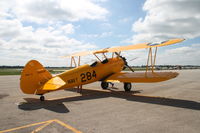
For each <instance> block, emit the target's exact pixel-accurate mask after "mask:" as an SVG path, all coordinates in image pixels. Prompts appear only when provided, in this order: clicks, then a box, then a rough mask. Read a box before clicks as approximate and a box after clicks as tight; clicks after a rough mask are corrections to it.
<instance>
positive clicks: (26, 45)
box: [0, 19, 97, 66]
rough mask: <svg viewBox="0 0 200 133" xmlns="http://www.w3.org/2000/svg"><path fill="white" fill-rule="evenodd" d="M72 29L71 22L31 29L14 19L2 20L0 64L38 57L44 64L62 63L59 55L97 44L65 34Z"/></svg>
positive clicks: (18, 62)
mask: <svg viewBox="0 0 200 133" xmlns="http://www.w3.org/2000/svg"><path fill="white" fill-rule="evenodd" d="M74 32H75V29H74V26H73V25H72V24H61V25H56V26H48V27H43V28H37V29H34V28H33V27H32V26H23V24H22V23H21V22H20V21H19V20H17V19H13V20H7V19H2V20H0V53H1V57H0V60H1V63H0V65H24V64H25V63H26V62H27V61H28V60H30V59H37V60H40V61H43V63H44V64H45V65H53V66H65V65H66V59H65V61H63V59H61V58H59V56H63V55H68V54H72V53H75V52H79V51H82V50H84V51H86V50H90V49H93V48H96V47H97V46H96V45H95V44H90V43H85V42H81V41H79V40H76V39H74V38H70V37H68V34H72V33H74ZM16 60H17V61H16ZM53 62H58V64H57V63H53ZM15 63H16V64H15Z"/></svg>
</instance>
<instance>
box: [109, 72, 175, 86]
mask: <svg viewBox="0 0 200 133" xmlns="http://www.w3.org/2000/svg"><path fill="white" fill-rule="evenodd" d="M177 76H178V73H177V72H134V73H128V72H120V73H116V74H113V75H112V76H110V77H108V78H107V79H106V80H105V81H107V82H133V83H152V82H161V81H166V80H169V79H172V78H175V77H177Z"/></svg>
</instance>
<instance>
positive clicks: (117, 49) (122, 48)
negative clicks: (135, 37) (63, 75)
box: [70, 39, 185, 57]
mask: <svg viewBox="0 0 200 133" xmlns="http://www.w3.org/2000/svg"><path fill="white" fill-rule="evenodd" d="M184 40H185V39H171V40H167V41H163V42H159V43H140V44H135V45H127V46H118V47H113V48H106V49H101V50H97V51H85V52H79V53H75V54H72V55H70V56H71V57H73V56H84V55H88V54H98V53H107V52H120V51H125V50H135V49H144V48H151V47H161V46H167V45H171V44H175V43H179V42H182V41H184Z"/></svg>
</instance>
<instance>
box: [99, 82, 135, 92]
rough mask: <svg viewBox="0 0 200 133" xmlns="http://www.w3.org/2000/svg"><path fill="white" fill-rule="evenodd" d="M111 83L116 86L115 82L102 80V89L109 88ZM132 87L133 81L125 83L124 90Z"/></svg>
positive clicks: (129, 89)
mask: <svg viewBox="0 0 200 133" xmlns="http://www.w3.org/2000/svg"><path fill="white" fill-rule="evenodd" d="M109 84H111V85H112V87H113V86H114V84H113V83H110V82H105V81H102V82H101V87H102V89H108V86H109ZM131 88H132V85H131V83H124V90H125V91H126V92H128V91H131Z"/></svg>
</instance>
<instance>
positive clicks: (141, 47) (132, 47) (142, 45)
mask: <svg viewBox="0 0 200 133" xmlns="http://www.w3.org/2000/svg"><path fill="white" fill-rule="evenodd" d="M184 40H185V39H171V40H167V41H163V42H159V43H141V44H136V45H128V46H119V47H114V48H108V49H107V51H108V52H119V51H124V50H135V49H144V48H151V47H161V46H167V45H171V44H175V43H179V42H182V41H184Z"/></svg>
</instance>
